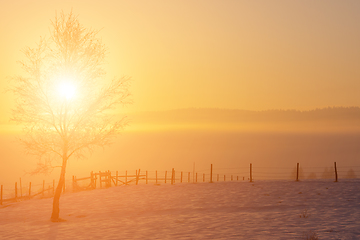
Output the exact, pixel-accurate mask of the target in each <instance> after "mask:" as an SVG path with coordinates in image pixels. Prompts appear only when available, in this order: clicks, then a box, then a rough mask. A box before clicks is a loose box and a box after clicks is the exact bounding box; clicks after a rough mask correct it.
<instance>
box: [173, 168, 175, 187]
mask: <svg viewBox="0 0 360 240" xmlns="http://www.w3.org/2000/svg"><path fill="white" fill-rule="evenodd" d="M173 173H174V174H173V184H175V169H173Z"/></svg>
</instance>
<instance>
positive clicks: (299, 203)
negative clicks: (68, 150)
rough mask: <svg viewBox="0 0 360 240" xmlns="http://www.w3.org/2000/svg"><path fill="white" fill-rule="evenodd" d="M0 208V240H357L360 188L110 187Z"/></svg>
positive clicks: (349, 184)
mask: <svg viewBox="0 0 360 240" xmlns="http://www.w3.org/2000/svg"><path fill="white" fill-rule="evenodd" d="M51 207H52V199H51V198H48V199H33V200H29V201H23V202H19V203H15V204H11V205H9V206H7V207H0V239H306V238H305V237H306V236H307V235H308V234H311V233H312V234H314V233H315V234H316V235H317V236H318V238H319V239H360V180H359V179H355V180H341V181H340V182H337V183H334V182H332V181H330V180H326V181H325V180H312V181H301V182H294V181H255V182H254V183H249V182H218V183H213V184H210V183H199V184H180V183H177V184H175V185H170V184H162V185H160V186H156V185H137V186H135V185H134V186H122V187H112V188H109V189H99V190H93V191H87V192H78V193H68V194H65V195H63V196H62V198H61V202H60V210H61V212H60V215H61V217H62V218H64V219H66V220H67V221H66V222H61V223H52V222H50V220H49V218H50V214H51Z"/></svg>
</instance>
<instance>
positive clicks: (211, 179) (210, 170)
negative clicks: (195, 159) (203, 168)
mask: <svg viewBox="0 0 360 240" xmlns="http://www.w3.org/2000/svg"><path fill="white" fill-rule="evenodd" d="M212 182H213V180H212V164H211V165H210V183H212Z"/></svg>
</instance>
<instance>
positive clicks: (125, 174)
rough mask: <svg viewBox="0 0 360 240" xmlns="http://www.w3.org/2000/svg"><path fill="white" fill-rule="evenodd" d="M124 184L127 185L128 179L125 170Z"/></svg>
mask: <svg viewBox="0 0 360 240" xmlns="http://www.w3.org/2000/svg"><path fill="white" fill-rule="evenodd" d="M125 185H128V181H127V170H126V171H125Z"/></svg>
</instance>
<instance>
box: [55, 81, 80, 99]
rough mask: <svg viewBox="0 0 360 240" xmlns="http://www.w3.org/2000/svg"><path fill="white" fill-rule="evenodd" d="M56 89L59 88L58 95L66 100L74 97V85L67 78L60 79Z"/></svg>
mask: <svg viewBox="0 0 360 240" xmlns="http://www.w3.org/2000/svg"><path fill="white" fill-rule="evenodd" d="M58 90H59V94H60V96H61V97H63V98H65V99H66V100H71V99H73V98H74V97H75V94H76V87H75V85H74V84H73V83H72V82H71V81H69V80H64V81H62V82H61V83H60V84H59V87H58Z"/></svg>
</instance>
